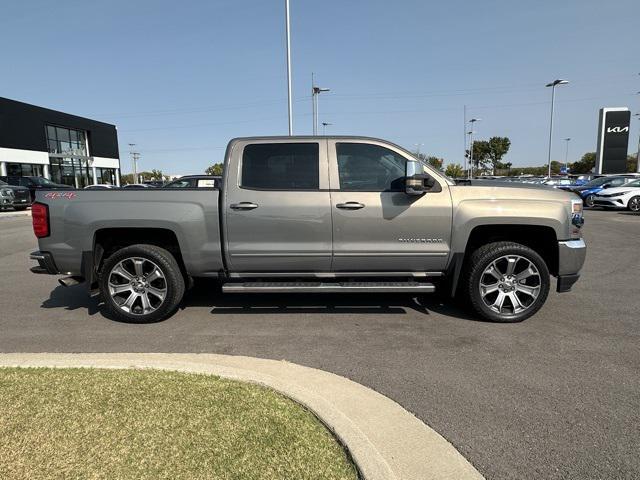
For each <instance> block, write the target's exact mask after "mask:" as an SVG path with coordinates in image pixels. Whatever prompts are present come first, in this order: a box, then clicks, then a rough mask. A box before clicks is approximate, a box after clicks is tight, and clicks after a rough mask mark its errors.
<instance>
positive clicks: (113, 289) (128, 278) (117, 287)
mask: <svg viewBox="0 0 640 480" xmlns="http://www.w3.org/2000/svg"><path fill="white" fill-rule="evenodd" d="M108 287H109V295H111V298H112V299H113V301H114V303H115V304H116V305H117V306H118V307H119V308H120V309H121V310H123V311H125V312H127V313H130V314H133V315H146V314H149V313H151V312H154V311H156V310H157V309H158V308H159V307H160V306H161V305H162V304H163V303H164V300H165V298H166V296H167V279H166V277H165V275H164V273H163V272H162V270H161V269H160V268H159V267H158V265H156V264H155V263H154V262H152V261H151V260H148V259H146V258H142V257H131V258H125V259H124V260H122V261H120V262H118V263H117V264H116V265H115V266H114V267H113V268H112V269H111V271H110V272H109V278H108Z"/></svg>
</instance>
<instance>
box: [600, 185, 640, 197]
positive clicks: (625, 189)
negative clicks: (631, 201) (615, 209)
mask: <svg viewBox="0 0 640 480" xmlns="http://www.w3.org/2000/svg"><path fill="white" fill-rule="evenodd" d="M629 190H638V192H640V187H629V186H624V185H622V186H621V187H613V188H603V189H602V191H600V192H599V194H600V195H601V196H602V195H606V196H610V195H614V194H616V193H622V192H628V191H629Z"/></svg>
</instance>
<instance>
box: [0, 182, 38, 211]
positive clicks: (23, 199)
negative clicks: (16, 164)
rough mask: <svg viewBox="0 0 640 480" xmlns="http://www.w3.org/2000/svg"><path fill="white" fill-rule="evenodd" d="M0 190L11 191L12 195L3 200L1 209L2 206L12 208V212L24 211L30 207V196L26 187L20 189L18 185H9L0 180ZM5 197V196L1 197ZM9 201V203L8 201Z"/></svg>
mask: <svg viewBox="0 0 640 480" xmlns="http://www.w3.org/2000/svg"><path fill="white" fill-rule="evenodd" d="M0 190H1V191H5V190H11V192H13V194H12V195H10V196H7V197H6V198H4V201H3V202H2V203H3V205H2V206H3V207H4V206H12V207H13V208H14V210H26V209H27V207H28V206H29V205H31V195H30V194H29V189H28V188H26V187H20V186H18V185H9V184H8V183H6V182H3V181H2V180H0ZM2 196H3V197H5V195H2ZM9 200H10V203H8V201H9Z"/></svg>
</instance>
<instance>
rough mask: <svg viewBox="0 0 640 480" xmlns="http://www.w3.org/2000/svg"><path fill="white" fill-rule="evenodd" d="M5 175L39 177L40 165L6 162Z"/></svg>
mask: <svg viewBox="0 0 640 480" xmlns="http://www.w3.org/2000/svg"><path fill="white" fill-rule="evenodd" d="M7 175H8V176H13V177H41V176H42V165H34V164H31V163H7Z"/></svg>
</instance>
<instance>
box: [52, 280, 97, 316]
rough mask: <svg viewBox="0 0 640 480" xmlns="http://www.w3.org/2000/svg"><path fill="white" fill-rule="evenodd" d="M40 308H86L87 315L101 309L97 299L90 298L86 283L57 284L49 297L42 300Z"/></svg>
mask: <svg viewBox="0 0 640 480" xmlns="http://www.w3.org/2000/svg"><path fill="white" fill-rule="evenodd" d="M42 308H64V309H65V310H77V309H79V308H80V309H86V310H87V313H88V314H89V315H95V314H96V313H99V312H100V311H101V309H100V305H99V299H97V298H91V297H90V296H89V294H88V292H87V287H86V285H75V286H73V287H63V286H62V285H58V286H57V287H56V288H54V289H53V290H52V291H51V293H50V294H49V298H48V299H46V300H45V301H44V302H42Z"/></svg>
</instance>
